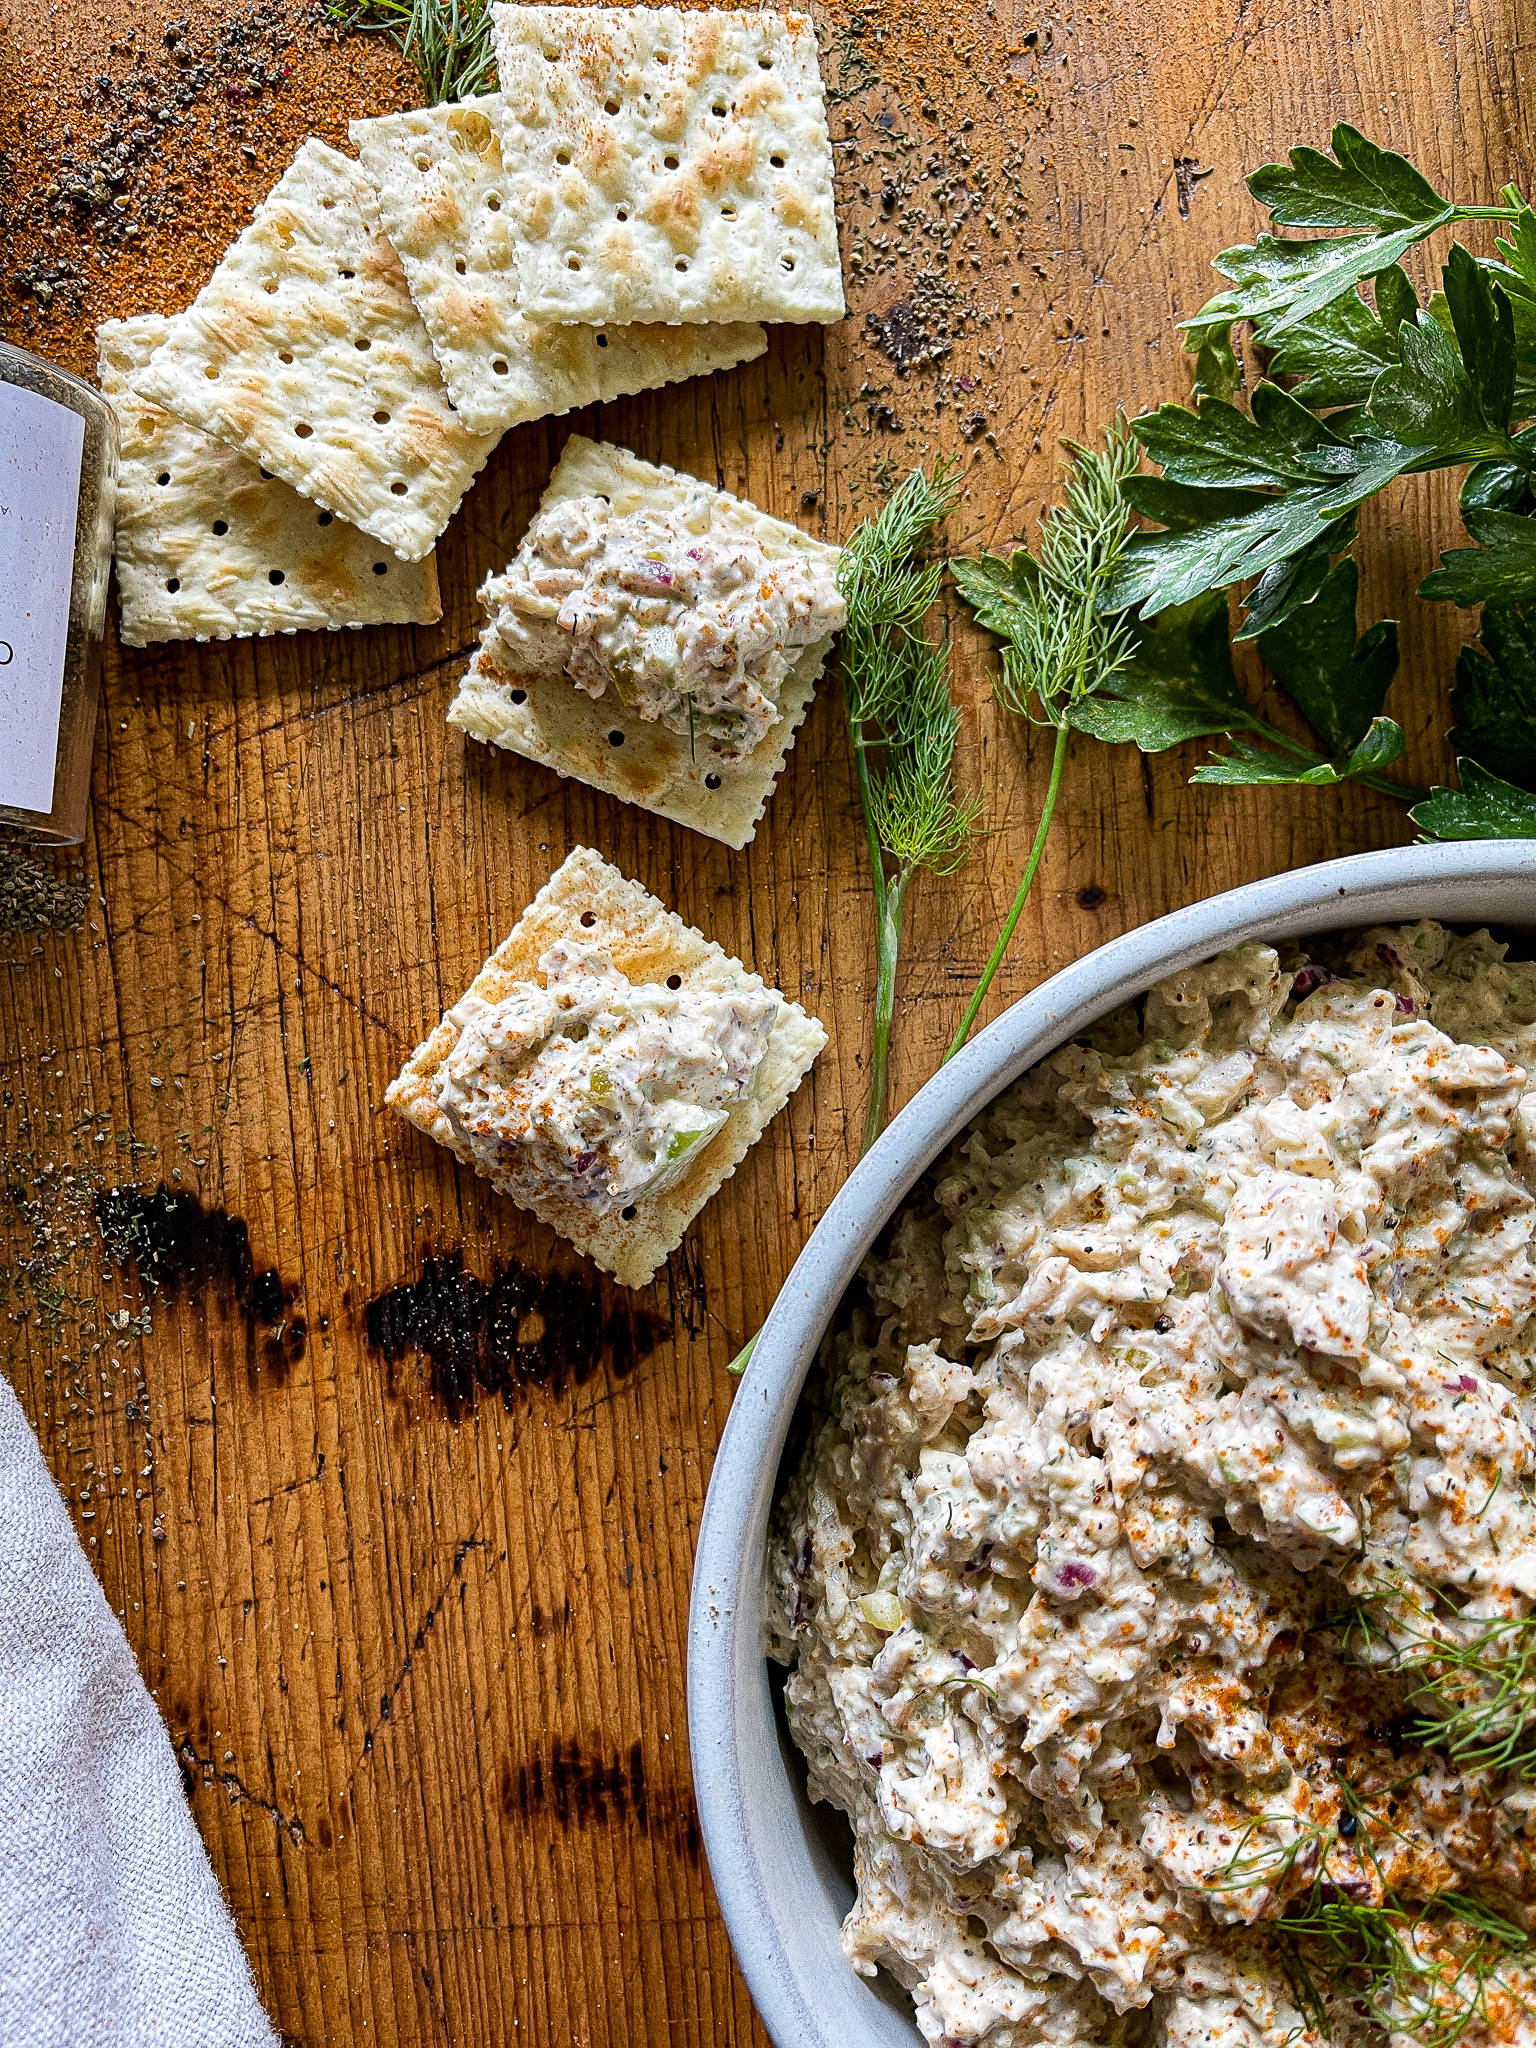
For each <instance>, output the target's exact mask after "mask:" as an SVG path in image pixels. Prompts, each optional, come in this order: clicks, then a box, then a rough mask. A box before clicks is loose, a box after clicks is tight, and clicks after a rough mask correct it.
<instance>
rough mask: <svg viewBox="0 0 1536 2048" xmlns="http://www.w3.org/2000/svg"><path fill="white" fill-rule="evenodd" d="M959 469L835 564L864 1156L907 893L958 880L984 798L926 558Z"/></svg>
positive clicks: (903, 488)
mask: <svg viewBox="0 0 1536 2048" xmlns="http://www.w3.org/2000/svg"><path fill="white" fill-rule="evenodd" d="M959 488H960V468H959V465H958V464H956V463H942V462H941V463H939V464H937V465H936V466H935V468H934V472H933V475H932V476H931V477H930V476H927V475H925V474H924V472H923V471H922V470H920V469H915V470H913V471H912V473H911V475H910V476H909V477H908V478H907V479H906V481H905V482H904V483H902V484H901V485H899V486H898V487H897V489H896V490H895V491H894V492H893V493H892V495H891V497H890V499H889V501H888V502H887V503H886V505H885V506H884V508H883V509H882V510H881V511H880V512H879V513H877V514H876V516H875V517H874V518H873V519H868V520H866V521H865V522H864V524H863V525H862V526H860V527H859V528H858V530H857V531H856V532H855V533H854V535H853V538H852V539H851V540H850V541H849V542H848V544H847V546H846V547H845V548H844V549H843V551H842V554H841V556H840V558H839V561H838V586H839V588H840V589H841V591H842V594H843V600H844V602H845V604H846V605H847V607H848V622H847V624H846V626H845V627H844V629H843V638H842V646H841V650H840V655H839V665H840V667H841V670H842V677H843V704H844V708H845V709H846V711H847V714H848V737H849V740H850V741H851V743H852V746H853V762H854V774H855V777H856V779H857V782H858V787H859V800H860V803H861V804H862V806H863V811H864V833H865V840H866V844H867V847H868V852H869V870H870V879H871V881H872V883H873V885H874V892H875V919H876V947H877V962H878V964H877V972H876V981H875V1019H874V1045H873V1050H872V1053H871V1058H870V1073H869V1109H868V1113H867V1114H866V1116H865V1119H864V1137H863V1142H862V1144H861V1146H860V1153H861V1155H862V1154H863V1153H864V1152H867V1151H868V1150H869V1148H870V1146H871V1145H872V1144H873V1143H874V1141H875V1139H876V1138H877V1137H878V1136H879V1134H880V1130H881V1127H882V1125H883V1124H884V1122H885V1098H886V1087H887V1072H888V1067H889V1062H890V1046H891V1020H892V1017H893V1015H894V1011H895V1000H896V962H897V957H898V954H899V952H900V947H901V923H902V915H903V912H904V911H905V908H906V900H907V891H908V890H909V889H910V888H911V886H912V883H913V881H914V880H915V878H916V877H917V875H918V874H919V873H921V872H922V870H923V869H925V868H926V869H927V870H928V871H929V872H930V873H932V874H937V875H950V874H953V873H954V872H955V870H956V869H957V868H958V867H959V866H960V865H961V864H962V862H963V861H964V860H965V857H966V854H967V853H968V852H969V850H970V843H971V839H972V837H973V835H974V833H975V829H976V822H977V819H978V817H979V815H980V812H981V798H980V796H979V795H977V794H976V793H974V792H971V793H968V794H965V795H961V794H960V793H958V792H957V791H956V789H955V781H954V758H955V741H956V739H957V737H958V735H959V731H960V713H959V711H958V709H957V708H956V706H955V703H954V700H953V699H952V698H951V696H950V694H949V681H948V677H949V649H948V648H947V646H945V645H943V644H942V643H939V644H936V643H935V642H934V641H933V640H931V639H930V638H929V636H928V631H927V619H928V614H929V612H930V611H931V610H932V608H933V605H934V603H935V601H936V599H937V597H938V594H939V584H940V582H941V580H942V578H943V574H944V565H943V563H942V562H929V563H924V562H921V561H919V560H918V559H917V557H918V555H919V553H920V551H921V550H922V549H923V548H924V547H925V546H926V544H927V543H928V541H929V540H930V539H931V537H932V535H933V532H934V529H935V528H936V527H937V526H939V525H940V524H941V523H942V521H943V520H944V519H945V517H946V516H947V515H948V513H949V512H950V511H951V510H952V509H953V507H954V503H955V499H956V496H957V495H958V492H959Z"/></svg>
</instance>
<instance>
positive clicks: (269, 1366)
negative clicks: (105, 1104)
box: [96, 1181, 309, 1394]
mask: <svg viewBox="0 0 1536 2048" xmlns="http://www.w3.org/2000/svg"><path fill="white" fill-rule="evenodd" d="M96 1227H97V1229H98V1230H100V1232H101V1241H102V1243H103V1244H104V1245H105V1247H106V1251H107V1256H108V1258H109V1259H110V1260H111V1261H112V1263H113V1265H115V1266H117V1267H118V1268H119V1269H120V1270H124V1271H126V1270H127V1268H128V1267H130V1266H136V1267H137V1268H138V1271H139V1278H140V1279H141V1280H142V1281H143V1282H144V1284H145V1285H146V1286H148V1287H156V1288H159V1289H161V1290H162V1291H163V1292H164V1293H166V1294H168V1295H171V1296H181V1297H183V1298H186V1299H189V1300H190V1299H192V1298H194V1297H201V1298H202V1299H203V1300H204V1301H205V1302H206V1300H207V1299H208V1297H209V1296H210V1295H212V1294H215V1293H217V1294H220V1295H222V1296H223V1297H224V1298H225V1299H226V1300H229V1301H231V1302H232V1303H233V1304H234V1306H235V1308H236V1309H237V1310H238V1311H239V1314H240V1318H241V1320H242V1322H243V1323H244V1324H245V1377H246V1384H247V1385H248V1386H249V1388H250V1390H251V1392H252V1393H253V1394H254V1393H256V1392H257V1391H258V1389H259V1388H260V1385H261V1378H262V1374H263V1373H265V1374H266V1376H267V1379H268V1380H269V1381H270V1383H271V1384H272V1385H273V1386H277V1387H280V1386H281V1385H282V1384H283V1381H284V1380H285V1379H286V1378H287V1377H288V1368H289V1366H290V1365H294V1364H296V1363H297V1362H298V1360H299V1359H301V1358H302V1357H303V1356H304V1351H305V1346H306V1345H307V1343H308V1341H309V1328H308V1325H307V1324H306V1322H305V1320H304V1318H303V1317H302V1316H296V1315H294V1314H292V1313H291V1309H292V1306H293V1303H294V1302H295V1301H296V1300H297V1298H298V1294H299V1289H298V1287H297V1286H295V1285H293V1284H292V1283H291V1282H289V1281H286V1280H284V1279H283V1278H282V1276H281V1275H280V1274H279V1273H278V1271H277V1269H276V1267H274V1266H262V1267H258V1266H257V1264H256V1261H255V1260H254V1259H253V1258H252V1256H251V1233H250V1231H249V1230H248V1229H247V1228H246V1226H245V1223H244V1222H243V1221H242V1219H241V1218H240V1217H238V1216H231V1215H230V1213H229V1211H228V1210H227V1209H220V1208H214V1207H211V1206H208V1205H205V1204H204V1203H202V1202H200V1201H199V1200H198V1199H197V1197H196V1195H191V1194H186V1193H183V1192H181V1191H180V1190H176V1189H172V1188H168V1187H167V1186H166V1185H165V1183H164V1181H162V1182H161V1183H160V1185H159V1187H157V1188H156V1189H155V1190H154V1192H153V1193H146V1192H145V1191H144V1190H143V1189H142V1188H132V1187H117V1188H104V1189H103V1190H102V1192H101V1193H100V1194H99V1195H98V1196H97V1197H96ZM261 1332H265V1333H266V1334H265V1335H261V1334H260V1333H261Z"/></svg>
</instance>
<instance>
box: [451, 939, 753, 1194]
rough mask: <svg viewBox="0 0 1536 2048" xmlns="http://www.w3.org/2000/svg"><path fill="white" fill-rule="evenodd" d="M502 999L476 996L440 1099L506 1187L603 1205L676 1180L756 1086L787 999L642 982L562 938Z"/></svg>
mask: <svg viewBox="0 0 1536 2048" xmlns="http://www.w3.org/2000/svg"><path fill="white" fill-rule="evenodd" d="M538 966H539V973H540V975H541V976H542V977H543V980H542V981H520V982H517V983H516V984H514V986H513V987H512V988H511V989H510V990H509V992H508V993H507V994H506V995H505V996H504V997H502V998H501V1000H500V1001H498V1002H495V1003H488V1002H485V1001H483V1000H482V999H481V998H480V997H478V996H476V995H473V994H471V995H467V996H466V997H465V998H464V999H463V1001H462V1002H460V1003H459V1004H458V1005H457V1007H456V1008H455V1009H453V1010H450V1011H449V1013H448V1021H449V1022H450V1023H452V1024H454V1025H456V1026H457V1027H458V1031H459V1036H458V1039H457V1041H456V1043H455V1045H454V1047H453V1050H452V1051H451V1052H450V1053H449V1055H448V1057H447V1058H446V1059H445V1060H444V1062H443V1064H442V1066H441V1068H440V1069H439V1070H438V1073H437V1077H436V1083H435V1086H436V1094H437V1100H438V1103H439V1105H440V1107H441V1108H442V1109H443V1111H444V1112H445V1113H446V1115H447V1116H448V1118H449V1120H450V1121H451V1123H452V1124H453V1126H454V1128H455V1130H456V1131H457V1132H458V1133H459V1134H460V1136H462V1138H463V1139H464V1141H465V1142H466V1144H467V1145H468V1146H469V1148H470V1150H471V1151H472V1152H473V1154H474V1157H475V1162H476V1164H477V1166H478V1167H479V1169H480V1171H481V1172H482V1173H484V1174H485V1175H486V1177H487V1178H488V1179H489V1180H491V1181H492V1182H493V1183H494V1184H495V1185H496V1186H497V1187H498V1188H500V1189H501V1191H502V1193H503V1194H507V1195H510V1196H511V1197H512V1199H513V1200H514V1201H521V1202H523V1204H524V1205H525V1206H527V1205H528V1204H529V1203H530V1201H531V1200H532V1199H535V1198H537V1197H538V1196H539V1195H540V1194H542V1193H545V1192H550V1191H554V1192H560V1193H564V1194H568V1195H574V1196H576V1197H577V1199H579V1200H580V1201H582V1202H583V1203H584V1204H586V1205H587V1206H588V1207H589V1208H590V1209H591V1210H592V1211H593V1212H594V1213H596V1214H598V1215H610V1214H612V1213H614V1212H616V1211H617V1212H622V1211H623V1210H625V1209H626V1208H628V1207H629V1206H630V1205H631V1204H633V1203H635V1202H637V1201H638V1200H640V1198H641V1197H642V1196H646V1195H653V1194H657V1193H659V1192H660V1191H661V1190H662V1189H664V1188H667V1187H670V1186H672V1185H673V1184H674V1183H675V1182H676V1181H678V1180H680V1179H681V1178H682V1176H683V1175H684V1174H685V1173H686V1172H687V1171H688V1169H689V1167H690V1166H691V1165H692V1164H693V1162H694V1160H695V1159H696V1158H697V1156H698V1154H699V1152H700V1151H701V1149H702V1148H703V1147H704V1146H706V1145H707V1144H708V1143H709V1142H710V1140H711V1139H712V1138H713V1137H714V1136H715V1134H716V1133H717V1132H718V1131H720V1130H722V1129H723V1128H724V1126H725V1123H726V1117H727V1112H728V1111H729V1109H730V1106H731V1104H732V1103H733V1102H735V1101H737V1100H739V1099H740V1098H741V1097H742V1096H743V1095H745V1093H746V1092H747V1090H748V1088H749V1087H750V1086H751V1083H752V1077H753V1075H754V1074H755V1073H756V1071H757V1068H758V1066H759V1064H760V1062H761V1060H762V1057H763V1054H764V1053H765V1052H766V1051H767V1049H768V1041H769V1038H770V1037H771V1035H772V1032H773V1026H774V1021H775V1019H776V1018H777V1016H778V1014H779V1011H780V1009H781V1007H782V1006H783V1001H784V998H783V997H782V996H781V995H780V994H779V993H778V991H777V990H776V989H770V988H761V987H751V986H747V987H743V986H741V985H740V984H739V983H736V982H733V981H729V980H727V979H725V978H724V977H711V976H706V977H703V978H694V979H690V980H689V981H688V982H686V983H685V982H683V981H682V979H681V978H680V977H678V976H673V977H672V980H673V981H675V982H676V983H677V986H676V987H673V986H672V985H671V982H666V983H661V982H631V981H630V980H629V978H628V977H627V976H626V975H625V974H624V973H622V972H621V971H620V969H619V968H617V967H616V966H615V965H614V962H613V956H612V955H611V954H610V953H608V952H607V951H605V950H604V949H603V948H602V947H600V946H592V945H584V944H579V943H577V942H575V941H572V940H568V939H562V940H560V941H558V942H557V943H556V944H555V945H554V946H552V947H551V948H550V949H549V951H548V952H547V953H545V954H543V955H542V956H541V958H540V960H539V963H538Z"/></svg>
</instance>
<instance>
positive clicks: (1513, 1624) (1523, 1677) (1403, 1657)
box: [1331, 1586, 1536, 1780]
mask: <svg viewBox="0 0 1536 2048" xmlns="http://www.w3.org/2000/svg"><path fill="white" fill-rule="evenodd" d="M1383 1603H1386V1608H1385V1618H1380V1617H1377V1616H1373V1615H1372V1613H1371V1612H1370V1610H1369V1609H1368V1608H1366V1607H1364V1606H1360V1607H1355V1608H1351V1609H1350V1610H1348V1612H1347V1613H1345V1614H1342V1615H1340V1616H1338V1617H1337V1618H1336V1619H1335V1620H1334V1621H1333V1622H1332V1624H1331V1625H1332V1626H1333V1627H1335V1628H1336V1629H1337V1630H1338V1633H1339V1638H1340V1643H1341V1646H1342V1647H1343V1649H1344V1651H1345V1652H1346V1654H1348V1652H1349V1651H1350V1649H1351V1646H1352V1643H1353V1642H1354V1641H1356V1640H1358V1641H1359V1643H1360V1644H1361V1647H1362V1649H1363V1652H1364V1658H1363V1661H1365V1662H1366V1663H1369V1664H1374V1665H1377V1666H1384V1667H1385V1668H1387V1669H1390V1670H1393V1671H1403V1672H1407V1673H1409V1674H1410V1675H1411V1677H1412V1679H1413V1682H1414V1687H1415V1693H1416V1695H1417V1697H1418V1698H1419V1699H1420V1700H1422V1701H1423V1702H1424V1704H1425V1708H1426V1711H1425V1712H1424V1713H1423V1715H1422V1717H1421V1718H1420V1719H1419V1720H1417V1721H1415V1722H1414V1723H1413V1725H1412V1726H1411V1727H1410V1728H1409V1729H1408V1731H1407V1733H1408V1735H1409V1738H1410V1739H1411V1740H1412V1741H1414V1742H1422V1743H1425V1744H1427V1745H1428V1746H1429V1747H1430V1748H1433V1749H1441V1750H1444V1751H1445V1752H1446V1753H1447V1755H1449V1756H1450V1757H1451V1758H1452V1759H1453V1760H1454V1761H1455V1762H1456V1763H1458V1764H1460V1765H1461V1766H1462V1767H1463V1768H1464V1769H1466V1770H1477V1771H1513V1772H1515V1773H1517V1774H1518V1775H1519V1776H1520V1777H1522V1778H1525V1779H1527V1780H1532V1779H1536V1615H1526V1616H1523V1617H1519V1618H1511V1617H1507V1616H1495V1617H1494V1618H1492V1619H1490V1620H1488V1621H1485V1622H1483V1623H1481V1624H1478V1625H1474V1627H1473V1630H1472V1633H1471V1634H1470V1635H1468V1634H1466V1633H1464V1631H1465V1630H1466V1628H1467V1626H1468V1624H1467V1623H1465V1622H1463V1621H1462V1620H1461V1618H1460V1616H1459V1615H1458V1614H1457V1613H1456V1610H1455V1609H1454V1608H1451V1609H1450V1610H1449V1611H1448V1612H1447V1613H1446V1614H1445V1615H1444V1616H1443V1617H1442V1616H1434V1615H1432V1614H1430V1613H1429V1612H1428V1610H1427V1609H1425V1607H1424V1606H1423V1604H1422V1602H1420V1601H1418V1600H1416V1599H1415V1598H1414V1597H1413V1595H1412V1594H1411V1593H1409V1592H1408V1591H1406V1590H1405V1589H1404V1588H1402V1587H1398V1586H1394V1587H1391V1588H1390V1589H1384V1590H1383V1592H1382V1594H1381V1596H1380V1600H1379V1601H1378V1603H1377V1604H1378V1605H1381V1604H1383ZM1378 1644H1379V1645H1380V1647H1379V1648H1378V1647H1377V1646H1378Z"/></svg>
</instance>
